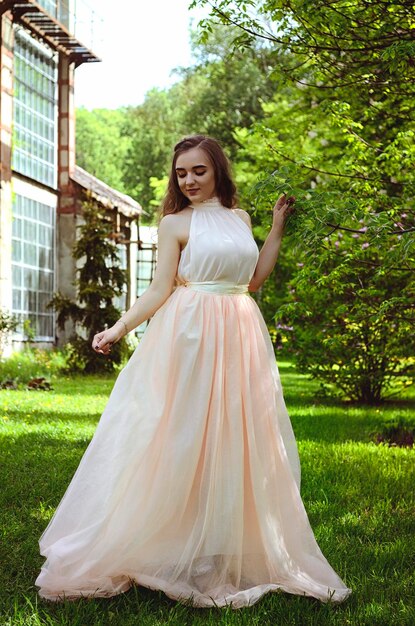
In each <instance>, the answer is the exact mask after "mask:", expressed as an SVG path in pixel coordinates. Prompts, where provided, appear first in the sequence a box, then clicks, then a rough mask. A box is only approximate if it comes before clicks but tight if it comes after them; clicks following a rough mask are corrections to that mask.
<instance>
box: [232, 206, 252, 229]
mask: <svg viewBox="0 0 415 626" xmlns="http://www.w3.org/2000/svg"><path fill="white" fill-rule="evenodd" d="M232 210H233V212H234V213H235V215H238V216H239V217H240V218H241V220H242V221H244V222H245V224H246V225H247V226H249V228H252V223H251V216H250V215H249V213H248V212H247V211H245V210H244V209H232Z"/></svg>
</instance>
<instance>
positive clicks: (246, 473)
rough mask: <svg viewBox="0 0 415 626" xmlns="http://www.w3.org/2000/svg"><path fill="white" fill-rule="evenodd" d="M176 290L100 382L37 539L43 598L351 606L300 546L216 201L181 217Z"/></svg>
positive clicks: (277, 391) (257, 325) (274, 373)
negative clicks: (183, 235) (292, 600)
mask: <svg viewBox="0 0 415 626" xmlns="http://www.w3.org/2000/svg"><path fill="white" fill-rule="evenodd" d="M192 206H193V213H192V219H191V227H190V237H189V241H188V244H187V245H186V247H185V248H184V249H183V251H182V254H181V258H180V263H179V267H178V276H177V279H178V283H179V286H177V287H176V289H175V290H174V291H173V293H172V294H171V295H170V297H169V298H168V299H167V300H166V302H165V303H164V304H163V305H162V306H161V307H160V309H159V310H158V311H157V312H156V313H155V315H154V316H153V318H152V319H151V321H150V323H149V325H148V327H147V329H146V331H145V333H144V336H143V338H142V340H141V342H140V343H139V345H138V347H137V348H136V350H135V352H134V354H133V355H132V357H131V359H130V360H129V362H128V364H127V365H126V367H125V368H124V369H123V370H122V372H121V373H120V375H119V376H118V379H117V381H116V383H115V386H114V388H113V391H112V393H111V396H110V398H109V401H108V404H107V406H106V408H105V410H104V412H103V414H102V417H101V419H100V421H99V423H98V426H97V429H96V432H95V434H94V437H93V439H92V441H91V442H90V444H89V446H88V448H87V450H86V452H85V454H84V456H83V458H82V460H81V462H80V464H79V467H78V469H77V471H76V473H75V475H74V477H73V479H72V481H71V483H70V484H69V487H68V489H67V491H66V493H65V495H64V496H63V498H62V500H61V502H60V504H59V506H58V508H57V510H56V512H55V514H54V516H53V518H52V519H51V521H50V523H49V525H48V526H47V528H46V530H45V531H44V533H43V534H42V536H41V538H40V542H39V543H40V552H41V554H42V555H43V556H45V557H46V558H47V560H46V561H45V563H44V565H43V567H42V569H41V572H40V574H39V576H38V578H37V579H36V585H37V586H38V587H40V590H39V594H40V595H41V596H42V597H43V598H47V599H49V600H61V599H63V598H68V599H75V598H78V597H82V596H113V595H115V594H119V593H121V592H124V591H126V590H127V589H128V588H129V587H130V585H131V584H133V582H136V583H138V584H139V585H143V586H145V587H150V588H152V589H161V590H162V591H164V593H165V594H166V595H167V596H169V597H170V598H174V599H176V600H180V599H190V601H191V602H193V604H194V606H199V607H211V606H225V605H229V604H231V606H232V608H240V607H244V606H248V605H252V604H253V603H255V602H257V601H258V600H259V599H260V598H261V596H263V595H264V594H265V593H267V592H270V591H277V590H283V591H285V592H288V593H293V594H300V595H306V596H313V597H315V598H318V599H320V600H322V601H323V602H326V601H329V600H331V601H333V602H341V601H343V600H344V599H345V598H347V597H348V595H349V594H350V593H351V590H350V589H349V588H347V587H346V586H345V584H344V583H343V582H342V580H341V579H340V578H339V576H338V575H337V574H336V572H335V571H334V570H333V569H332V567H331V566H330V565H329V563H328V562H327V560H326V559H325V557H324V556H323V554H322V552H321V550H320V548H319V547H318V545H317V543H316V540H315V538H314V535H313V531H312V529H311V526H310V523H309V520H308V517H307V514H306V511H305V509H304V505H303V502H302V500H301V497H300V491H299V489H300V463H299V457H298V452H297V445H296V442H295V439H294V434H293V430H292V427H291V423H290V419H289V417H288V414H287V410H286V407H285V403H284V399H283V393H282V389H281V383H280V377H279V372H278V368H277V365H276V363H275V357H274V352H273V347H272V344H271V340H270V337H269V334H268V331H267V327H266V325H265V322H264V319H263V317H262V315H261V313H260V311H259V308H258V306H257V304H256V303H255V301H254V299H253V298H252V297H251V296H250V295H249V294H248V292H247V285H248V283H249V281H250V279H251V277H252V275H253V272H254V269H255V266H256V263H257V260H258V254H259V252H258V248H257V245H256V243H255V240H254V238H253V236H252V233H251V230H250V228H249V227H248V226H247V225H246V224H245V223H244V222H243V221H242V219H241V218H240V217H239V216H238V215H237V213H236V212H234V211H233V210H231V209H228V208H225V207H223V206H222V205H221V204H220V203H219V201H218V200H217V199H211V200H208V201H206V202H202V203H200V204H194V205H192Z"/></svg>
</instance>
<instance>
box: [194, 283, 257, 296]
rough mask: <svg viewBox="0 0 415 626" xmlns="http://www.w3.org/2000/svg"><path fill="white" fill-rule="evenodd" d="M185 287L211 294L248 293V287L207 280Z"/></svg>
mask: <svg viewBox="0 0 415 626" xmlns="http://www.w3.org/2000/svg"><path fill="white" fill-rule="evenodd" d="M182 286H183V287H189V289H194V290H195V291H207V292H209V293H218V294H227V293H248V285H241V284H239V285H238V284H236V283H226V282H223V281H222V282H215V281H213V280H207V281H203V282H186V283H184V284H183V285H182Z"/></svg>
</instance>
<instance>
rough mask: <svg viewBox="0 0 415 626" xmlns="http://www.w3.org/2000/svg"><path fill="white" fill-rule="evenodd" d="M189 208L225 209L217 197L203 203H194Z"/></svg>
mask: <svg viewBox="0 0 415 626" xmlns="http://www.w3.org/2000/svg"><path fill="white" fill-rule="evenodd" d="M189 206H191V207H193V208H194V209H224V208H226V207H224V206H223V205H222V204H221V201H220V200H219V198H218V197H217V196H213V197H212V198H207V200H202V201H201V202H192V203H191V204H190V205H189Z"/></svg>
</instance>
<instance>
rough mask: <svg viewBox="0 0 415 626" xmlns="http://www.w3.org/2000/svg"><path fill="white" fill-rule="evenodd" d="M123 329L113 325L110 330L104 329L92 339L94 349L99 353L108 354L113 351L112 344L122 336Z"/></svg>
mask: <svg viewBox="0 0 415 626" xmlns="http://www.w3.org/2000/svg"><path fill="white" fill-rule="evenodd" d="M122 334H123V333H122V329H120V328H119V327H118V325H117V326H112V327H111V328H108V330H103V331H102V332H100V333H97V334H96V335H95V336H94V339H93V341H92V349H93V350H95V352H98V353H99V354H104V355H105V356H107V355H108V354H109V353H110V352H111V346H112V344H113V343H115V342H117V341H118V340H119V339H121V337H122Z"/></svg>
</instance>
